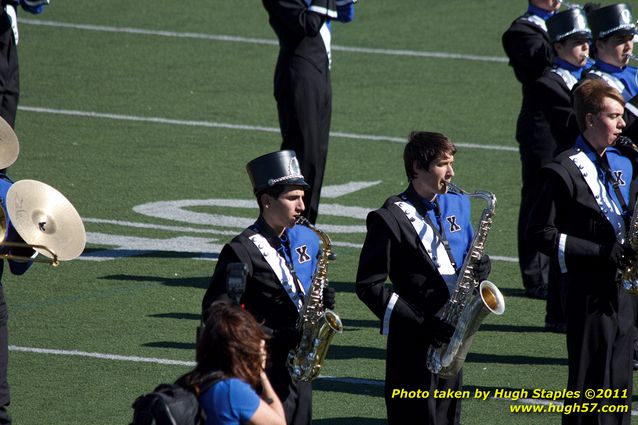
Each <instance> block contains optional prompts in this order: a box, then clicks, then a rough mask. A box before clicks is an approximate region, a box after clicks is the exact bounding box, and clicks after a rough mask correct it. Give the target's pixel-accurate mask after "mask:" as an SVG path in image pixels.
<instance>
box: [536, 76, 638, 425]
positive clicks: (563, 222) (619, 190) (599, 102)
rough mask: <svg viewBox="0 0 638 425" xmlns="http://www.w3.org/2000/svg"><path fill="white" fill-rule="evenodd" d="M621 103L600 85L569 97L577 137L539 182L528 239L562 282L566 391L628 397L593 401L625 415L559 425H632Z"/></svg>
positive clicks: (632, 186)
mask: <svg viewBox="0 0 638 425" xmlns="http://www.w3.org/2000/svg"><path fill="white" fill-rule="evenodd" d="M623 105H624V99H623V97H622V96H621V95H620V93H618V91H617V90H616V89H614V88H613V87H611V86H609V85H607V84H606V83H605V82H603V81H602V80H600V79H594V80H587V81H585V82H583V83H582V84H581V85H580V86H578V88H577V89H576V90H575V91H574V111H575V114H576V118H577V120H578V125H579V128H580V129H581V135H580V136H579V137H578V139H577V140H576V144H575V146H574V147H573V148H572V149H569V150H567V151H565V152H563V153H562V154H560V155H559V156H557V157H556V159H555V160H554V161H553V162H552V163H551V164H549V165H547V166H546V167H545V168H543V170H542V171H541V174H540V182H539V186H538V187H537V189H538V190H537V192H536V203H535V205H534V208H533V210H532V212H531V214H530V225H529V229H528V231H529V234H530V240H531V241H532V242H533V243H534V244H535V246H536V247H537V248H538V249H539V250H542V251H543V252H544V253H545V254H547V255H548V256H551V257H553V258H555V259H556V261H557V262H558V264H559V265H560V271H561V273H563V276H564V278H565V279H566V281H567V297H568V299H567V355H568V361H569V377H568V381H567V390H569V391H577V392H579V394H580V395H581V398H578V399H572V400H571V401H570V403H572V402H573V403H583V402H587V399H585V398H583V397H584V394H585V390H587V389H591V390H594V391H598V390H602V389H611V390H613V391H619V392H620V393H621V394H622V393H623V392H626V393H627V394H626V397H627V398H626V399H623V398H604V399H596V402H599V403H601V404H606V405H610V404H620V405H626V406H627V407H628V410H627V411H626V412H625V413H598V411H597V410H598V409H594V410H596V411H591V412H589V413H582V412H578V411H576V410H574V411H573V412H571V414H569V415H564V416H563V424H601V423H604V424H626V425H628V424H629V423H630V421H631V395H632V361H631V359H632V353H633V349H632V348H633V340H634V320H633V308H632V302H631V299H630V296H629V295H628V294H627V293H625V292H624V290H623V289H622V288H621V286H620V285H619V281H618V279H617V271H618V269H619V268H623V267H626V265H627V264H628V263H629V262H630V261H635V252H633V251H632V250H631V249H630V248H627V247H625V246H623V245H622V244H621V243H622V241H623V239H624V237H625V232H626V230H625V229H626V220H627V218H628V216H629V215H630V213H631V211H629V210H628V208H632V207H633V205H634V202H635V199H636V189H637V188H636V178H635V175H634V173H635V170H634V169H633V166H632V163H631V161H630V160H629V159H628V158H626V157H624V156H622V155H621V153H620V151H618V150H617V149H616V148H614V147H613V144H614V142H615V141H616V139H617V138H618V136H619V135H620V134H621V132H622V130H623V128H624V127H625V123H624V121H623V112H624V108H623Z"/></svg>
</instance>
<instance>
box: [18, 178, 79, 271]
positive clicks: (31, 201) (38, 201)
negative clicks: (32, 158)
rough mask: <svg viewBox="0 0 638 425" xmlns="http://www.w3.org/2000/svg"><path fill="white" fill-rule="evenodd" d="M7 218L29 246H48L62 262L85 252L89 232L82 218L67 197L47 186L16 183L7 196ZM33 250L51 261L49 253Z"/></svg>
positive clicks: (34, 183) (23, 182)
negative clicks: (87, 232) (85, 229)
mask: <svg viewBox="0 0 638 425" xmlns="http://www.w3.org/2000/svg"><path fill="white" fill-rule="evenodd" d="M7 214H8V215H9V219H10V220H11V223H12V224H13V227H15V229H16V231H17V232H18V234H19V235H20V236H21V237H22V239H24V241H25V242H26V243H27V244H29V245H43V246H45V247H46V248H48V249H50V250H51V251H53V252H54V253H55V254H56V255H57V256H58V260H60V261H66V260H72V259H74V258H76V257H78V256H79V255H80V254H82V251H84V246H85V245H86V232H85V231H84V223H82V219H81V218H80V214H78V212H77V211H76V209H75V208H74V207H73V205H72V204H71V202H69V200H68V199H66V198H65V197H64V195H62V194H61V193H60V192H58V191H57V190H56V189H54V188H53V187H51V186H49V185H47V184H45V183H42V182H39V181H37V180H20V181H17V182H15V183H14V184H13V185H12V186H11V187H10V188H9V191H8V192H7ZM34 249H35V250H36V251H38V252H39V253H40V254H42V255H44V256H46V257H51V254H50V253H48V252H47V251H46V250H43V249H41V248H35V247H34Z"/></svg>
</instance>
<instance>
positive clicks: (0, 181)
mask: <svg viewBox="0 0 638 425" xmlns="http://www.w3.org/2000/svg"><path fill="white" fill-rule="evenodd" d="M12 184H13V181H12V180H11V179H10V178H9V177H7V176H6V174H3V173H0V198H2V208H3V210H4V214H5V216H6V217H8V216H7V213H6V211H7V210H6V204H5V202H6V195H7V191H8V190H9V188H10V187H11V185H12ZM2 237H4V238H5V240H6V241H9V242H19V243H24V241H23V240H22V238H20V236H19V235H18V233H17V232H16V230H15V228H14V227H13V226H12V225H11V221H10V220H9V219H8V218H7V230H6V234H5V235H2ZM2 253H4V254H13V255H18V256H21V257H25V258H29V257H33V258H34V257H35V256H36V255H37V253H36V252H35V251H34V250H33V249H32V248H10V249H7V248H5V249H3V250H2ZM7 262H8V263H9V270H10V271H11V273H12V274H14V275H21V274H24V273H25V272H26V271H27V270H28V269H29V267H31V265H32V264H33V263H32V262H31V261H18V260H8V261H7ZM3 270H4V261H3V260H2V259H0V279H1V278H2V273H3ZM7 320H8V311H7V304H6V302H5V300H4V293H3V289H2V282H1V281H0V424H10V423H11V416H10V415H9V411H8V407H9V402H10V394H9V383H8V381H7V368H8V362H9V332H8V328H7Z"/></svg>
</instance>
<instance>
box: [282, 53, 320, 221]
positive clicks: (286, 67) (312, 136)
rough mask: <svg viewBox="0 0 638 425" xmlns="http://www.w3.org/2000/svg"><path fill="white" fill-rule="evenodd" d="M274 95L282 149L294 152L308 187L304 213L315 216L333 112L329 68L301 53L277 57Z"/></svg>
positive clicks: (309, 216) (311, 217)
mask: <svg viewBox="0 0 638 425" xmlns="http://www.w3.org/2000/svg"><path fill="white" fill-rule="evenodd" d="M275 99H276V100H277V110H278V113H279V125H280V127H281V136H282V138H283V140H282V143H281V149H292V150H294V151H295V153H296V154H297V158H298V160H299V167H300V168H301V173H302V174H303V176H304V178H305V180H306V182H308V184H309V185H310V189H308V190H307V191H306V194H305V198H304V201H305V204H306V210H305V211H304V216H306V217H307V218H308V220H309V221H310V222H311V223H315V222H316V220H317V214H318V210H319V197H320V195H321V186H322V184H323V175H324V171H325V168H326V159H327V156H328V138H329V133H330V119H331V114H332V92H331V86H330V71H329V70H328V63H327V59H326V66H325V68H324V69H318V68H317V67H316V66H315V65H313V64H312V63H310V62H308V61H306V60H305V59H303V58H300V57H294V58H283V59H282V58H280V60H279V62H278V63H277V69H276V70H275Z"/></svg>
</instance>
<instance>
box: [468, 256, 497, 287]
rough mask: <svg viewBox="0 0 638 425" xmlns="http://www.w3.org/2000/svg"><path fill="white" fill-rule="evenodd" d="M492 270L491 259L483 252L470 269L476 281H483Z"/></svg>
mask: <svg viewBox="0 0 638 425" xmlns="http://www.w3.org/2000/svg"><path fill="white" fill-rule="evenodd" d="M491 271H492V261H491V260H490V256H489V255H487V254H484V255H483V256H481V258H479V259H478V260H477V261H476V264H475V265H474V268H473V269H472V274H473V275H474V278H475V279H476V280H477V282H479V283H480V282H483V281H484V280H486V279H487V278H488V276H489V275H490V272H491Z"/></svg>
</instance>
